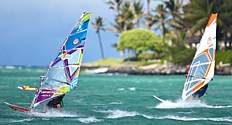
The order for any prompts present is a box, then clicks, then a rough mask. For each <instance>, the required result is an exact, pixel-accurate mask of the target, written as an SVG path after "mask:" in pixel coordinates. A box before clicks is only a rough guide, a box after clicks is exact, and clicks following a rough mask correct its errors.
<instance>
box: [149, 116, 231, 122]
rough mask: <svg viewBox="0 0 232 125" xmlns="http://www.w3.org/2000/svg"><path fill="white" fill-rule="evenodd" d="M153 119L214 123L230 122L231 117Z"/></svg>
mask: <svg viewBox="0 0 232 125" xmlns="http://www.w3.org/2000/svg"><path fill="white" fill-rule="evenodd" d="M153 118H154V119H172V120H178V121H215V122H232V118H231V117H215V118H206V117H200V118H197V117H185V116H184V117H180V116H173V115H168V116H161V117H153Z"/></svg>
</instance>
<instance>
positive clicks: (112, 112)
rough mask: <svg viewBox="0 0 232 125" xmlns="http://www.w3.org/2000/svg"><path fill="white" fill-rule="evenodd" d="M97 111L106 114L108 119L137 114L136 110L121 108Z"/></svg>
mask: <svg viewBox="0 0 232 125" xmlns="http://www.w3.org/2000/svg"><path fill="white" fill-rule="evenodd" d="M97 112H102V113H106V114H108V115H107V116H106V118H110V119H116V118H122V117H133V116H136V115H139V113H138V112H134V111H123V110H119V109H116V110H106V111H97Z"/></svg>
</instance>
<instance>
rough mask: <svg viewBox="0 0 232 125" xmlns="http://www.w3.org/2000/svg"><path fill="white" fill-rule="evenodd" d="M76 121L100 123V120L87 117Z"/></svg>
mask: <svg viewBox="0 0 232 125" xmlns="http://www.w3.org/2000/svg"><path fill="white" fill-rule="evenodd" d="M78 121H80V122H82V123H93V122H100V121H102V120H101V119H96V118H95V117H93V116H92V117H87V118H78Z"/></svg>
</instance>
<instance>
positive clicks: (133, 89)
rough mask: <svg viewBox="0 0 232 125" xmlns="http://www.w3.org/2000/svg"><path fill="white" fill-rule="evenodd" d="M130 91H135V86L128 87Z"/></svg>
mask: <svg viewBox="0 0 232 125" xmlns="http://www.w3.org/2000/svg"><path fill="white" fill-rule="evenodd" d="M128 89H129V90H130V91H135V90H136V88H135V87H130V88H128Z"/></svg>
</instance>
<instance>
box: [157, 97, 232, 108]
mask: <svg viewBox="0 0 232 125" xmlns="http://www.w3.org/2000/svg"><path fill="white" fill-rule="evenodd" d="M230 107H232V106H231V105H227V106H219V105H215V106H214V105H208V104H206V103H205V102H204V101H201V100H191V101H183V100H181V99H179V100H177V101H170V100H165V101H163V102H161V103H159V104H158V105H156V106H155V108H158V109H171V108H230Z"/></svg>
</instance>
